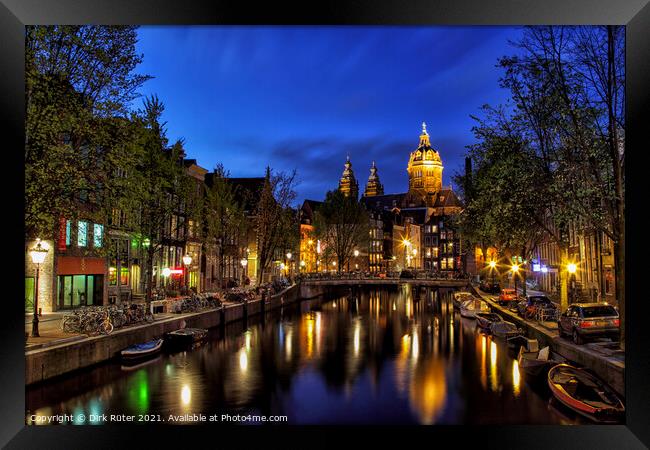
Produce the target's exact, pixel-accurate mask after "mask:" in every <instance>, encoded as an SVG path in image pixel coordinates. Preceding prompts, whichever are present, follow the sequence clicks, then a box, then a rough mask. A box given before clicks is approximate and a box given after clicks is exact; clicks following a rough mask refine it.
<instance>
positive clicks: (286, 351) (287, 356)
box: [284, 329, 293, 361]
mask: <svg viewBox="0 0 650 450" xmlns="http://www.w3.org/2000/svg"><path fill="white" fill-rule="evenodd" d="M292 338H293V330H291V329H289V330H287V335H286V337H285V339H284V357H285V359H286V360H287V361H291V350H292V344H291V339H292Z"/></svg>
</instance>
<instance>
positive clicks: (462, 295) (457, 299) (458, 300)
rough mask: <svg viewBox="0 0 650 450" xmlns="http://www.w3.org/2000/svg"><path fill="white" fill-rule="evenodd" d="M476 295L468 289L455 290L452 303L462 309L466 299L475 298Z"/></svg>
mask: <svg viewBox="0 0 650 450" xmlns="http://www.w3.org/2000/svg"><path fill="white" fill-rule="evenodd" d="M474 298H475V297H474V295H473V294H472V293H471V292H467V291H459V292H454V295H453V297H452V303H453V304H454V308H456V309H460V305H461V304H462V303H463V302H464V301H466V300H473V299H474Z"/></svg>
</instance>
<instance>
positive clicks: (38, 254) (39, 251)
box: [29, 239, 48, 337]
mask: <svg viewBox="0 0 650 450" xmlns="http://www.w3.org/2000/svg"><path fill="white" fill-rule="evenodd" d="M47 252H48V249H47V248H44V247H43V246H42V245H41V240H40V239H37V240H36V247H34V248H32V249H31V250H30V251H29V256H31V258H32V262H33V263H34V264H36V281H35V283H34V284H35V287H36V289H34V318H33V319H32V337H39V336H40V335H39V334H38V276H39V273H40V269H41V264H43V262H44V261H45V257H46V256H47Z"/></svg>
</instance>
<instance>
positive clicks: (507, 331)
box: [490, 320, 523, 341]
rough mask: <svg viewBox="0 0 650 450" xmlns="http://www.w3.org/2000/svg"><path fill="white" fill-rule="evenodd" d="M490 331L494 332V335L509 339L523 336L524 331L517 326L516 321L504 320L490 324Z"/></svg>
mask: <svg viewBox="0 0 650 450" xmlns="http://www.w3.org/2000/svg"><path fill="white" fill-rule="evenodd" d="M490 333H492V336H496V337H498V338H501V339H505V340H506V341H508V340H510V339H513V338H517V337H518V336H521V335H522V334H523V331H522V330H521V328H517V325H515V324H514V323H512V322H508V321H505V320H504V321H501V322H492V323H491V324H490Z"/></svg>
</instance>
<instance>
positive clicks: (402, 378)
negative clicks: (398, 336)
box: [395, 334, 411, 394]
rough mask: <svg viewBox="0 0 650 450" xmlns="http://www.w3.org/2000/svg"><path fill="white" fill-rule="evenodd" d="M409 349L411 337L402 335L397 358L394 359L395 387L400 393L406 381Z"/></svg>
mask: <svg viewBox="0 0 650 450" xmlns="http://www.w3.org/2000/svg"><path fill="white" fill-rule="evenodd" d="M410 349H411V339H410V336H409V335H408V334H405V335H404V336H402V342H401V350H400V352H399V355H397V359H396V360H395V385H396V387H397V392H399V393H400V394H402V393H404V392H405V391H406V381H407V373H406V370H407V360H408V355H409V351H410Z"/></svg>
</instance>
